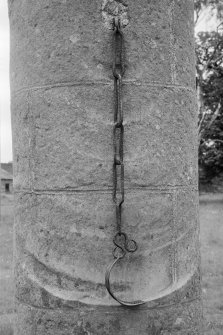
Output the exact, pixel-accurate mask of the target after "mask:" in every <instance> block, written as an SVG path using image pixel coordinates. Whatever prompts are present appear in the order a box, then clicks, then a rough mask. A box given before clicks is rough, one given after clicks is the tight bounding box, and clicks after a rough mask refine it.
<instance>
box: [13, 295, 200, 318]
mask: <svg viewBox="0 0 223 335" xmlns="http://www.w3.org/2000/svg"><path fill="white" fill-rule="evenodd" d="M200 299H201V297H200V295H195V296H194V297H193V298H189V299H186V300H182V301H179V302H177V303H176V302H173V303H170V304H165V303H164V304H159V303H157V302H155V301H154V303H155V305H154V306H146V304H145V306H144V307H143V306H142V307H141V308H140V310H141V311H145V310H157V309H158V310H161V309H164V308H168V307H172V306H176V305H186V304H188V303H191V302H193V301H196V300H200ZM16 301H17V302H18V303H20V304H22V305H24V306H27V307H31V308H34V309H39V310H54V311H55V310H66V311H72V310H79V309H80V305H85V306H86V307H89V309H90V311H91V312H92V308H94V312H98V313H102V312H104V314H107V313H109V314H111V313H112V314H116V313H124V314H125V313H127V314H128V309H125V308H123V309H122V310H121V309H120V306H118V305H115V306H114V305H88V304H85V303H82V302H79V301H76V302H77V304H78V306H76V307H74V306H63V307H46V306H38V305H35V304H31V303H27V302H25V301H23V300H20V299H18V297H17V298H16ZM151 302H152V301H151ZM79 304H80V305H79Z"/></svg>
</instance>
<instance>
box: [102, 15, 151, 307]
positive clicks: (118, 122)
mask: <svg viewBox="0 0 223 335" xmlns="http://www.w3.org/2000/svg"><path fill="white" fill-rule="evenodd" d="M113 39H114V46H113V47H114V60H113V67H112V71H113V76H114V92H115V112H114V130H113V135H114V137H113V139H114V163H113V184H114V185H113V201H114V203H115V207H116V225H117V231H118V232H117V234H116V235H115V237H114V239H113V242H114V245H115V249H114V250H113V256H114V258H115V260H114V261H113V262H112V264H111V265H109V267H108V268H107V270H106V273H105V286H106V288H107V290H108V292H109V294H110V295H111V296H112V298H113V299H115V300H116V301H118V302H119V303H120V304H121V305H124V306H127V307H134V306H139V305H142V304H144V303H145V302H144V301H142V300H138V301H131V302H128V301H123V300H121V299H119V298H118V297H116V296H115V294H114V293H113V292H112V290H111V286H110V274H111V271H112V269H113V267H114V266H115V264H116V263H117V262H118V261H119V260H120V259H122V258H123V257H124V256H125V255H126V252H131V253H132V252H135V251H136V250H137V244H136V242H135V241H134V240H129V239H128V236H127V235H126V233H124V232H123V231H122V227H121V226H122V204H123V202H124V163H123V140H124V126H123V109H122V77H123V75H124V72H125V65H124V39H123V33H122V31H121V28H120V20H119V19H118V18H115V19H114V34H113Z"/></svg>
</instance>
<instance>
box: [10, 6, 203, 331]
mask: <svg viewBox="0 0 223 335" xmlns="http://www.w3.org/2000/svg"><path fill="white" fill-rule="evenodd" d="M114 13H116V14H117V13H119V14H120V15H121V17H122V24H123V25H124V26H125V27H124V28H123V32H124V38H125V49H126V72H125V77H124V80H123V96H124V97H123V110H124V126H125V142H124V163H125V189H126V196H125V203H124V211H123V228H124V230H125V231H126V232H127V234H128V235H129V236H130V237H131V238H134V239H135V240H136V241H137V243H138V251H137V252H136V253H134V254H131V255H128V256H127V257H126V258H124V259H123V260H122V261H121V262H120V264H119V265H117V267H116V268H115V269H114V272H113V273H112V276H111V282H112V287H113V290H114V291H115V293H116V294H117V295H119V296H120V297H122V298H123V299H126V300H131V299H146V300H148V303H147V304H145V305H143V306H142V307H140V308H134V309H129V308H124V307H122V306H120V305H118V303H116V301H114V300H113V299H112V298H111V297H110V296H109V295H108V293H107V291H106V288H105V285H104V274H105V271H106V268H107V266H108V265H109V264H110V263H111V262H112V260H113V258H112V250H113V248H114V246H113V242H112V239H113V236H114V234H115V233H116V226H115V208H114V204H113V202H112V163H113V142H112V141H113V112H114V97H113V76H112V58H113V57H112V30H111V29H110V28H111V20H112V18H113V16H114ZM9 16H10V25H11V94H12V102H11V106H12V126H13V150H14V187H15V253H14V254H15V282H16V306H17V319H16V324H15V335H34V334H35V335H71V334H72V335H74V334H75V335H76V334H79V335H80V334H91V335H102V334H103V335H106V334H109V335H111V334H114V335H119V334H120V335H144V334H163V335H164V334H165V335H167V334H171V335H176V334H180V335H183V334H185V335H186V334H202V332H201V319H202V317H201V315H202V313H201V302H200V279H199V266H200V258H199V228H198V194H197V139H196V136H197V131H196V126H197V115H196V100H195V75H194V72H195V70H194V44H193V39H194V36H193V1H192V0H187V1H182V0H180V1H179V0H162V1H157V0H150V1H146V0H135V1H124V0H123V1H112V0H110V1H108V0H103V1H102V0H92V1H87V0H75V1H73V0H54V1H48V0H38V1H36V0H24V1H19V0H9Z"/></svg>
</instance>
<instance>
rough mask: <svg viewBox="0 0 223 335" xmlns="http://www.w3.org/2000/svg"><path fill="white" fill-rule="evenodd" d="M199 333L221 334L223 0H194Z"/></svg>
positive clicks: (1, 239) (3, 291)
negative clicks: (201, 325) (202, 321)
mask: <svg viewBox="0 0 223 335" xmlns="http://www.w3.org/2000/svg"><path fill="white" fill-rule="evenodd" d="M194 5H195V6H194V21H195V53H196V85H197V98H198V136H199V139H198V153H199V161H198V163H199V193H200V223H201V254H202V276H203V281H202V292H203V300H204V313H205V334H209V335H220V334H221V335H222V334H223V263H222V259H223V1H222V0H195V3H194ZM0 112H1V123H0V134H1V137H0V139H1V156H0V159H1V174H0V176H1V225H0V335H9V334H13V330H12V323H13V317H14V307H13V273H12V263H13V251H12V250H13V247H12V244H13V243H12V240H13V234H12V231H13V157H12V140H11V138H12V134H11V119H10V86H9V22H8V13H7V1H6V0H1V2H0Z"/></svg>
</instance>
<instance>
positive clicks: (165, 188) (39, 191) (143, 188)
mask: <svg viewBox="0 0 223 335" xmlns="http://www.w3.org/2000/svg"><path fill="white" fill-rule="evenodd" d="M179 189H185V190H193V191H198V187H197V185H168V186H154V187H151V186H141V187H140V186H138V187H131V188H130V187H126V188H125V191H127V192H128V191H136V190H140V191H151V192H154V193H159V192H166V193H169V192H173V191H175V190H179ZM87 192H89V193H90V192H98V193H100V192H101V193H108V194H110V193H111V192H113V188H112V187H111V188H100V189H76V188H69V189H63V188H58V189H32V190H31V189H20V190H14V193H18V194H19V193H27V194H58V193H68V194H69V193H87Z"/></svg>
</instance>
